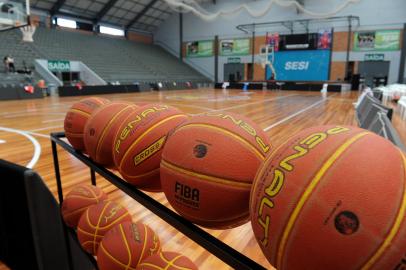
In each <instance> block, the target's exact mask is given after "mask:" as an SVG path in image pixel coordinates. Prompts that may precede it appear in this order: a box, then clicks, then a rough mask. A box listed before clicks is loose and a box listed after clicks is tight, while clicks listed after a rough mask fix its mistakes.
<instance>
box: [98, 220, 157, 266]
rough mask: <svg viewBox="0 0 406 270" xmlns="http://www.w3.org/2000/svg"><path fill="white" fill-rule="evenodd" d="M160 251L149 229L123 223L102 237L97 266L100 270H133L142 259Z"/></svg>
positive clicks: (141, 225)
mask: <svg viewBox="0 0 406 270" xmlns="http://www.w3.org/2000/svg"><path fill="white" fill-rule="evenodd" d="M160 250H161V245H160V242H159V238H158V236H157V235H156V234H155V232H154V231H153V230H152V229H151V228H150V227H148V226H147V225H144V224H142V223H132V222H124V223H121V224H118V225H116V226H115V227H114V228H112V229H111V230H110V231H109V232H108V233H107V234H106V235H105V236H104V238H103V240H102V242H101V243H100V248H99V251H98V252H97V265H98V266H99V269H100V270H127V269H135V268H136V267H137V265H138V264H139V263H140V262H141V261H142V260H143V259H145V258H147V257H148V256H151V255H154V254H156V253H159V252H160Z"/></svg>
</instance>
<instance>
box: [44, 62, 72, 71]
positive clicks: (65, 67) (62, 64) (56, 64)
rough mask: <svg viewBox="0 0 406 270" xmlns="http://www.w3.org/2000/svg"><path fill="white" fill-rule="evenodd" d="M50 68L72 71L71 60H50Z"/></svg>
mask: <svg viewBox="0 0 406 270" xmlns="http://www.w3.org/2000/svg"><path fill="white" fill-rule="evenodd" d="M48 69H49V70H50V71H56V72H68V71H70V62H69V61H66V60H48Z"/></svg>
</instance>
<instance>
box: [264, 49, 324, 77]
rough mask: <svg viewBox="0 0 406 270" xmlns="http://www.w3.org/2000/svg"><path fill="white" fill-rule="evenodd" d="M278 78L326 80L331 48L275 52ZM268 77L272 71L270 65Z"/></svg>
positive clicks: (275, 67) (267, 72)
mask: <svg viewBox="0 0 406 270" xmlns="http://www.w3.org/2000/svg"><path fill="white" fill-rule="evenodd" d="M273 66H274V69H275V72H276V76H274V78H276V79H277V80H282V81H326V80H328V76H329V66H330V50H313V51H280V52H275V61H274V63H273ZM266 76H267V79H268V80H269V79H271V77H272V71H271V69H270V68H269V67H268V68H267V71H266Z"/></svg>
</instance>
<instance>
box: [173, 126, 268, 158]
mask: <svg viewBox="0 0 406 270" xmlns="http://www.w3.org/2000/svg"><path fill="white" fill-rule="evenodd" d="M193 126H198V127H205V128H208V129H216V130H217V131H220V132H221V133H226V134H228V135H231V137H232V138H235V139H237V141H240V142H242V143H243V144H244V145H248V146H249V149H251V150H252V152H254V153H255V154H256V155H257V156H258V157H259V158H260V160H261V161H263V160H264V159H265V156H266V154H263V153H261V151H259V150H258V149H257V148H256V147H255V146H254V145H253V144H252V143H251V142H249V141H248V140H246V139H245V138H244V137H242V136H240V135H239V134H237V133H235V132H232V131H230V130H228V129H225V128H222V127H218V126H215V125H212V124H204V123H192V124H186V125H184V126H181V127H179V128H178V129H177V130H176V131H175V132H174V133H173V134H175V133H176V132H178V131H179V130H182V129H185V128H190V127H193Z"/></svg>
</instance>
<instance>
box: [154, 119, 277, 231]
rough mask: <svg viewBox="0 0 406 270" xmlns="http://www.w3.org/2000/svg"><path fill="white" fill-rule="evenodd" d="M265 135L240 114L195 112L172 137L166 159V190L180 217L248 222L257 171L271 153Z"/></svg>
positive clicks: (223, 224) (222, 224)
mask: <svg viewBox="0 0 406 270" xmlns="http://www.w3.org/2000/svg"><path fill="white" fill-rule="evenodd" d="M270 148H271V147H270V144H269V141H268V139H267V136H266V134H265V133H264V132H263V131H262V129H261V128H259V127H258V126H257V125H256V124H255V123H254V122H252V121H251V120H249V119H247V118H246V117H243V116H241V115H237V114H233V113H228V112H211V113H207V114H205V115H200V116H194V117H192V118H191V119H190V120H189V121H187V122H186V123H184V124H182V125H181V126H180V127H178V128H177V129H176V130H175V131H174V132H173V134H171V136H170V137H169V139H168V141H167V143H166V146H165V149H164V152H163V154H162V162H161V183H162V189H163V191H164V192H165V195H166V197H167V199H168V201H169V202H170V204H171V205H172V206H173V208H175V209H176V210H177V211H178V212H179V213H180V214H181V215H183V216H184V217H186V218H187V219H189V220H191V221H192V222H195V223H197V224H199V225H202V226H205V227H210V228H229V227H235V226H238V225H240V224H242V223H245V222H246V221H248V217H249V211H248V208H249V207H248V206H249V196H250V191H251V184H252V182H253V180H254V177H255V173H256V171H257V169H258V167H259V166H260V164H261V162H262V161H263V160H264V159H265V156H266V154H267V153H268V152H269V151H270Z"/></svg>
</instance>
